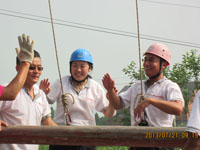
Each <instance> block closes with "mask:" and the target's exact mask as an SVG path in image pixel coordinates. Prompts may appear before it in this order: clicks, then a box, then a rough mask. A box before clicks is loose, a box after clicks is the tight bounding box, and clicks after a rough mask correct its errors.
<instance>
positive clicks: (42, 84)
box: [40, 78, 50, 95]
mask: <svg viewBox="0 0 200 150" xmlns="http://www.w3.org/2000/svg"><path fill="white" fill-rule="evenodd" d="M40 89H41V90H42V91H43V92H44V93H45V94H46V95H47V94H48V93H49V92H50V82H49V80H48V78H47V79H44V80H41V81H40Z"/></svg>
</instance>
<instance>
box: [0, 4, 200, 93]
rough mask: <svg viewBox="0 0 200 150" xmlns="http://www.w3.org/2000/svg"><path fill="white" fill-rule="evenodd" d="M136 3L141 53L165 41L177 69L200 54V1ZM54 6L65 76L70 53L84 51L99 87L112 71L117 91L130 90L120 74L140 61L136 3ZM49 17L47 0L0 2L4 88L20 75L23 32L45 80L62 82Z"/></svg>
mask: <svg viewBox="0 0 200 150" xmlns="http://www.w3.org/2000/svg"><path fill="white" fill-rule="evenodd" d="M138 4H139V22H140V33H141V51H142V53H144V52H145V50H146V49H147V48H148V47H149V46H150V45H151V44H153V43H157V42H161V43H163V44H166V45H167V46H168V47H169V48H170V50H171V52H172V55H173V56H172V65H173V64H174V63H176V62H180V61H181V58H182V55H183V54H185V53H186V51H190V50H191V49H197V50H199V49H200V19H199V15H200V1H199V0H165V1H164V0H139V1H138ZM51 5H52V13H53V18H54V22H55V24H54V26H55V34H56V41H57V47H58V57H59V62H60V68H61V75H62V76H64V75H67V74H69V65H68V63H69V59H70V55H71V53H72V52H73V51H74V50H75V49H77V48H86V49H88V50H89V51H90V52H91V54H92V57H93V59H94V70H93V72H92V76H93V78H94V79H95V80H96V81H98V82H99V83H101V79H102V77H103V75H104V74H105V73H106V72H108V73H110V75H111V76H112V77H113V79H114V80H115V83H116V86H117V88H118V90H120V89H121V88H122V87H123V86H125V85H127V84H128V83H129V82H130V80H129V77H127V76H126V75H125V74H124V73H123V72H122V69H123V68H125V67H126V66H127V65H128V64H130V62H131V61H132V60H133V61H135V62H136V63H137V65H138V57H139V56H138V43H137V26H136V10H135V0H51ZM49 17H50V15H49V8H48V0H15V1H14V0H0V20H1V26H0V33H1V34H0V41H1V42H0V43H1V44H0V50H1V55H0V63H1V65H0V69H1V80H0V82H1V83H4V82H8V81H10V80H11V79H12V78H13V77H14V76H15V75H16V71H15V56H16V53H15V47H17V46H18V41H17V36H18V35H21V34H22V33H26V34H28V35H30V36H31V39H34V40H35V49H36V50H38V51H39V52H40V54H41V57H42V61H43V66H44V71H43V74H42V76H41V78H49V80H50V81H51V82H53V81H55V79H57V78H58V69H57V65H56V57H55V49H54V43H53V34H52V29H51V24H50V23H48V22H49V21H50V20H49V19H48V18H49ZM58 19H59V20H58ZM117 30H119V31H117ZM184 45H185V46H184ZM186 45H188V46H186ZM138 67H139V66H138Z"/></svg>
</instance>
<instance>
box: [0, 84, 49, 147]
mask: <svg viewBox="0 0 200 150" xmlns="http://www.w3.org/2000/svg"><path fill="white" fill-rule="evenodd" d="M34 93H35V98H34V100H32V98H31V97H30V96H29V95H28V94H27V92H26V90H25V88H22V89H21V90H20V92H19V93H18V95H17V97H16V99H15V100H14V101H0V120H3V121H5V122H6V123H7V124H8V125H37V126H39V125H41V120H42V118H43V117H46V116H50V115H51V110H50V108H49V104H48V102H47V99H46V95H45V94H44V92H43V91H42V90H40V89H39V87H38V85H36V84H35V85H34ZM0 149H1V150H4V149H5V150H38V145H31V144H0Z"/></svg>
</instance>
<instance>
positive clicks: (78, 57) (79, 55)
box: [70, 48, 93, 64]
mask: <svg viewBox="0 0 200 150" xmlns="http://www.w3.org/2000/svg"><path fill="white" fill-rule="evenodd" d="M72 61H86V62H89V63H91V64H93V60H92V56H91V54H90V52H89V51H88V50H87V49H82V48H79V49H76V50H75V51H74V52H73V53H72V55H71V58H70V63H71V62H72Z"/></svg>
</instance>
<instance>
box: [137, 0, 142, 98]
mask: <svg viewBox="0 0 200 150" xmlns="http://www.w3.org/2000/svg"><path fill="white" fill-rule="evenodd" d="M135 2H136V19H137V36H138V38H137V39H138V50H139V67H140V84H141V95H143V85H142V65H141V50H140V29H139V12H138V1H137V0H135Z"/></svg>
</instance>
